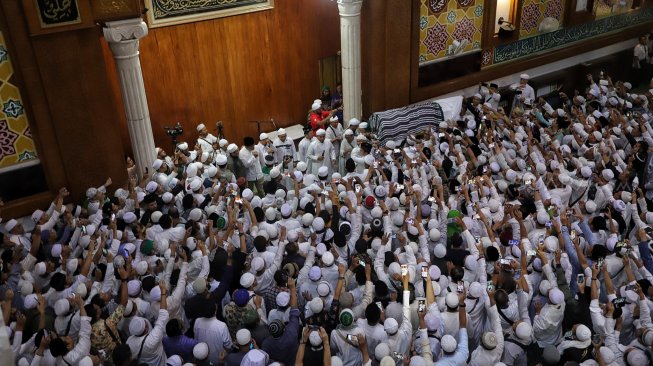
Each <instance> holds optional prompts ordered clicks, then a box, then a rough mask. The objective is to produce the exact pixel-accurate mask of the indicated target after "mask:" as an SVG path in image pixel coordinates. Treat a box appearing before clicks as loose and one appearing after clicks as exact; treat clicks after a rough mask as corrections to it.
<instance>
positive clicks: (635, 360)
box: [626, 348, 648, 365]
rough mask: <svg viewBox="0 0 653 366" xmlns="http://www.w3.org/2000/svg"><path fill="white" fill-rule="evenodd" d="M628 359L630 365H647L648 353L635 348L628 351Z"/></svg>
mask: <svg viewBox="0 0 653 366" xmlns="http://www.w3.org/2000/svg"><path fill="white" fill-rule="evenodd" d="M626 360H627V361H628V364H629V365H646V364H647V363H648V358H647V357H646V354H645V353H644V352H643V351H642V350H640V349H638V348H634V349H633V350H632V351H630V352H628V357H626Z"/></svg>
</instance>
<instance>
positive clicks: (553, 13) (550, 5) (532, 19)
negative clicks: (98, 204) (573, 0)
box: [519, 0, 567, 38]
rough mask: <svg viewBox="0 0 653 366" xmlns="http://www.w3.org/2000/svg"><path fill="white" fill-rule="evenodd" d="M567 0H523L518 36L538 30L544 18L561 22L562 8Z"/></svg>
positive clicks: (524, 35) (537, 31) (531, 34)
mask: <svg viewBox="0 0 653 366" xmlns="http://www.w3.org/2000/svg"><path fill="white" fill-rule="evenodd" d="M565 1H567V0H525V1H524V4H523V5H522V8H521V22H520V27H519V38H526V37H531V36H534V35H536V34H538V33H541V32H540V29H539V27H540V24H541V23H542V21H543V20H544V19H545V18H552V19H555V20H557V21H558V22H559V23H560V24H562V17H563V9H564V8H565Z"/></svg>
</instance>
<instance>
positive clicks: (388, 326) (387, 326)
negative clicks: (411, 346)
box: [383, 318, 399, 335]
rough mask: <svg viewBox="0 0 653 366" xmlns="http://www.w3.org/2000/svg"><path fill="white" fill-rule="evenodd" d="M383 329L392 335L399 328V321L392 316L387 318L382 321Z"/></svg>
mask: <svg viewBox="0 0 653 366" xmlns="http://www.w3.org/2000/svg"><path fill="white" fill-rule="evenodd" d="M383 329H384V330H385V332H386V333H388V335H393V334H395V333H397V331H398V330H399V323H398V322H397V321H396V320H395V319H394V318H387V319H386V320H385V321H384V322H383Z"/></svg>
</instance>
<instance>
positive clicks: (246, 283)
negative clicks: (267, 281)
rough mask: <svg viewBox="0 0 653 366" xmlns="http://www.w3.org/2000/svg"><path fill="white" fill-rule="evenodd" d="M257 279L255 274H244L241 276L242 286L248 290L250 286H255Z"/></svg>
mask: <svg viewBox="0 0 653 366" xmlns="http://www.w3.org/2000/svg"><path fill="white" fill-rule="evenodd" d="M255 279H256V277H255V276H254V275H253V274H251V273H249V272H245V273H243V275H242V276H240V285H241V286H243V287H244V288H246V289H247V288H250V286H252V285H253V284H254V280H255Z"/></svg>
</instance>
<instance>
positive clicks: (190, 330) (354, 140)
mask: <svg viewBox="0 0 653 366" xmlns="http://www.w3.org/2000/svg"><path fill="white" fill-rule="evenodd" d="M528 79H529V78H528V75H525V74H524V75H521V81H520V83H518V84H516V85H514V86H513V88H514V89H515V90H519V91H520V92H518V93H515V95H516V97H515V101H514V103H512V105H511V108H510V109H511V110H510V114H506V113H505V112H504V109H503V108H502V107H501V106H500V104H499V101H500V99H501V98H500V95H499V94H498V91H497V86H496V85H494V84H490V85H483V86H481V87H479V93H478V94H476V95H473V96H471V97H469V98H467V99H466V100H465V102H464V103H463V106H462V109H461V111H460V114H459V116H457V118H454V119H452V120H449V121H444V122H441V123H440V124H439V125H435V126H432V128H430V129H428V130H425V131H412V133H410V134H409V136H408V137H407V138H406V139H404V140H401V141H395V140H386V141H378V140H376V135H375V134H374V131H370V129H369V128H368V126H367V124H366V123H364V122H359V121H358V120H355V119H352V120H350V121H342V120H341V118H342V117H341V116H342V115H341V110H342V108H341V107H342V106H341V104H336V105H333V106H328V107H327V104H329V103H327V102H324V101H323V98H322V99H316V100H315V101H314V102H313V104H312V106H311V109H310V111H309V112H308V115H307V120H308V122H307V128H306V129H305V137H304V138H303V139H302V140H301V141H300V142H299V144H297V146H296V145H295V143H294V141H292V140H291V139H289V137H288V136H287V134H286V131H285V130H284V129H279V130H278V131H277V134H276V137H275V138H274V139H270V138H269V136H268V135H267V134H265V133H263V134H261V135H260V136H259V138H258V141H255V139H254V138H251V137H246V138H245V139H244V141H243V143H242V144H241V145H240V146H239V145H237V144H236V143H235V142H233V141H227V140H224V139H217V138H216V137H214V136H213V135H211V134H210V133H209V132H208V131H207V129H206V127H205V126H204V125H201V124H200V125H199V126H197V131H198V134H199V138H198V139H197V141H191V142H190V143H187V142H183V143H180V144H178V145H177V146H176V149H175V151H174V154H172V155H170V156H168V155H167V154H166V152H165V151H164V150H163V149H157V154H158V158H157V160H156V161H155V162H154V164H153V165H152V167H151V169H152V170H151V174H150V175H148V174H145V175H144V176H143V177H142V178H141V179H138V178H136V177H131V178H130V179H129V182H128V183H127V184H125V185H124V186H123V187H117V188H116V187H115V185H114V184H113V182H112V181H111V179H109V180H107V181H106V182H105V183H104V184H103V185H101V186H99V187H92V188H89V189H88V190H87V191H86V199H85V200H84V202H79V204H71V203H69V202H67V200H68V199H67V197H68V196H69V192H68V191H67V190H66V189H65V188H62V189H61V190H60V191H59V194H58V195H57V197H56V198H55V199H54V201H53V202H52V204H51V206H50V207H49V208H47V209H45V210H37V211H35V212H34V213H33V214H32V215H31V217H29V218H26V220H28V221H31V223H30V225H25V226H24V224H25V223H24V222H23V221H22V220H20V219H9V220H8V219H7V218H5V220H4V221H3V222H4V225H3V237H2V253H1V254H0V259H1V261H2V263H1V266H0V268H1V271H0V273H1V276H0V285H1V288H0V297H2V304H1V307H0V310H1V313H2V317H0V326H1V327H2V329H0V353H2V355H0V363H2V364H4V363H5V362H11V360H13V361H14V362H15V363H16V364H17V365H21V366H25V365H32V366H36V365H57V366H64V365H67V366H77V365H79V366H91V365H116V366H126V365H161V366H164V365H170V366H181V365H186V364H195V365H228V366H234V365H286V366H287V365H303V364H307V365H320V364H322V365H333V366H338V365H347V366H354V365H381V366H393V365H396V366H399V365H402V364H403V365H410V366H422V365H434V364H435V365H479V366H486V365H585V366H590V365H601V366H604V365H626V366H643V365H651V364H652V363H653V356H652V351H653V348H652V347H651V346H652V344H653V323H652V322H651V314H652V313H653V302H652V301H651V299H653V285H652V283H653V277H652V275H651V273H653V257H652V255H651V250H652V247H651V239H652V237H653V230H652V229H651V225H652V224H653V201H652V199H653V128H652V126H651V123H650V121H651V117H652V114H651V113H650V110H649V108H648V104H649V102H651V101H653V94H652V92H653V89H651V90H649V91H648V92H645V93H643V94H638V93H635V92H634V91H633V90H632V88H631V85H630V84H629V83H625V82H624V83H622V82H613V81H612V80H611V79H610V78H609V77H608V76H607V75H605V76H604V78H601V79H600V80H596V81H595V80H594V79H593V78H592V76H590V75H588V78H587V85H585V86H582V87H579V90H580V92H577V93H576V95H573V96H567V95H565V94H564V93H561V94H560V96H559V97H560V98H559V104H558V105H555V104H554V105H551V104H549V103H548V102H547V101H546V100H544V99H543V98H539V99H538V98H536V97H535V93H534V92H533V89H532V88H531V87H530V86H529V85H528ZM325 94H326V93H325ZM340 103H341V102H340ZM509 104H510V103H509ZM343 122H346V123H343ZM343 125H344V126H346V127H344V126H343ZM114 188H116V189H114ZM31 224H33V225H31ZM32 227H33V229H32ZM12 355H13V356H12ZM12 364H13V363H12Z"/></svg>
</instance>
